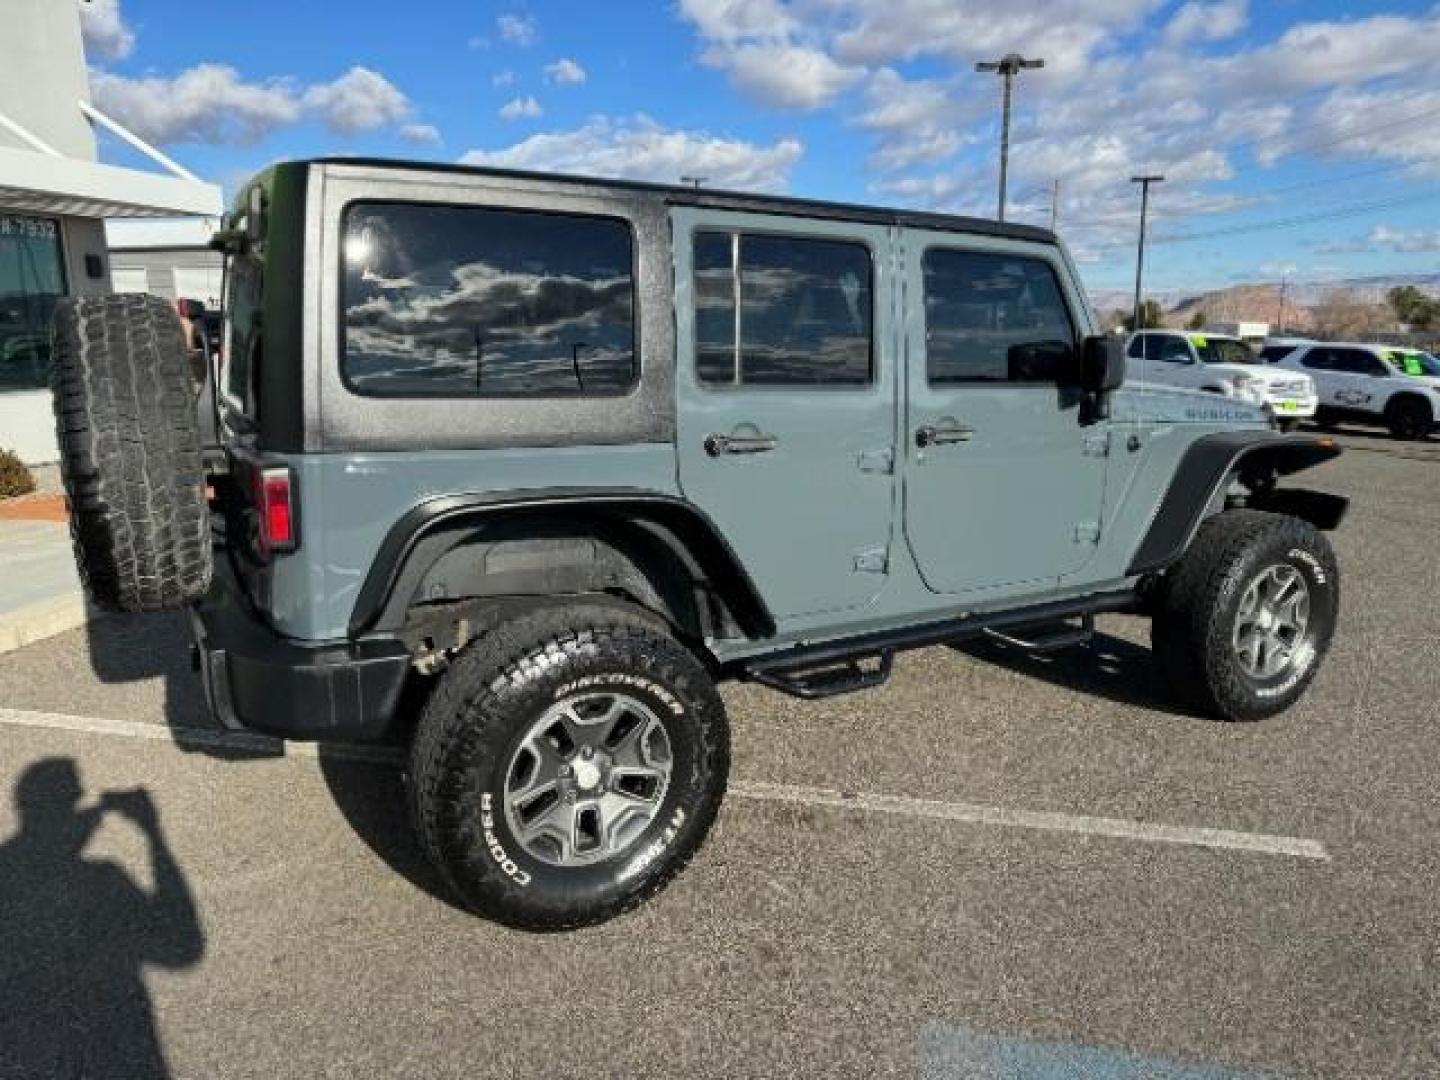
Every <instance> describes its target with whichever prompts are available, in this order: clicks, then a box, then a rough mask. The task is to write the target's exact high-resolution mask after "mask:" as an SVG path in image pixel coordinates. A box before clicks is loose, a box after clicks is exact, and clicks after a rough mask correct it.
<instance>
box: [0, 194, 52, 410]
mask: <svg viewBox="0 0 1440 1080" xmlns="http://www.w3.org/2000/svg"><path fill="white" fill-rule="evenodd" d="M64 295H65V263H64V259H63V257H62V256H61V253H60V225H59V223H58V222H56V221H54V220H52V219H50V218H37V217H22V216H20V215H18V214H0V393H4V392H5V391H7V390H39V389H43V388H44V387H47V386H49V385H50V315H51V313H52V312H53V311H54V310H55V301H56V300H57V299H59V298H60V297H61V296H64Z"/></svg>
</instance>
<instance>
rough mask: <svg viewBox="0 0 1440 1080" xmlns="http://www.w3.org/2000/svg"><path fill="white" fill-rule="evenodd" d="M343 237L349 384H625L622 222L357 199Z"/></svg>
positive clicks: (508, 389) (631, 335)
mask: <svg viewBox="0 0 1440 1080" xmlns="http://www.w3.org/2000/svg"><path fill="white" fill-rule="evenodd" d="M344 234H345V239H344V245H345V251H344V258H345V266H344V293H343V302H344V308H345V313H344V317H343V318H344V349H343V358H342V361H341V363H342V373H343V375H344V377H345V379H346V381H347V383H348V384H349V385H350V386H351V388H352V389H354V390H355V391H356V392H357V393H362V394H374V395H381V396H415V395H420V396H435V397H515V396H563V395H579V394H585V395H603V394H618V393H623V392H624V391H626V390H628V389H629V388H630V387H631V386H633V385H634V383H635V380H636V376H637V371H638V365H637V364H636V358H635V285H634V277H633V269H632V267H633V264H634V257H633V252H632V242H631V235H630V228H629V226H628V225H627V224H625V223H624V222H622V221H617V220H613V219H609V218H596V217H581V216H578V215H570V214H548V213H537V212H533V211H523V210H501V209H490V208H480V207H469V206H439V205H435V206H424V205H409V204H379V203H357V204H354V205H352V206H350V207H349V208H348V209H347V210H346V212H345V221H344Z"/></svg>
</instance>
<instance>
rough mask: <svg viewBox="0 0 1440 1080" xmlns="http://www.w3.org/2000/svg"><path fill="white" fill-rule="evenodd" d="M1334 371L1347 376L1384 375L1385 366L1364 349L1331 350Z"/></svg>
mask: <svg viewBox="0 0 1440 1080" xmlns="http://www.w3.org/2000/svg"><path fill="white" fill-rule="evenodd" d="M1330 353H1331V356H1332V357H1333V360H1332V363H1333V365H1334V370H1336V371H1343V372H1345V373H1346V374H1347V375H1384V374H1386V371H1385V365H1384V364H1382V363H1381V362H1380V361H1379V360H1378V359H1377V358H1376V357H1375V356H1374V354H1372V353H1368V352H1366V351H1365V350H1364V349H1331V350H1330Z"/></svg>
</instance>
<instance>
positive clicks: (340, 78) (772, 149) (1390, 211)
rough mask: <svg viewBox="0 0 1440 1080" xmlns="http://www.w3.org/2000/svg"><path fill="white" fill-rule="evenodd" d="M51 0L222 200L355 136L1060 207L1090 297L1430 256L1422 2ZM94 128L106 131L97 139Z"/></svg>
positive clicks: (602, 165) (396, 150)
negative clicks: (1147, 199) (990, 64)
mask: <svg viewBox="0 0 1440 1080" xmlns="http://www.w3.org/2000/svg"><path fill="white" fill-rule="evenodd" d="M225 11H226V14H224V15H223V17H222V16H219V15H209V14H208V13H207V9H206V6H205V5H196V4H194V3H193V0H184V2H182V0H82V13H83V17H84V23H85V29H86V40H87V54H88V58H89V63H90V66H91V70H92V75H91V81H92V90H93V92H94V96H95V100H96V103H97V104H98V105H99V106H100V107H101V108H102V109H103V110H104V111H106V112H108V113H109V114H110V115H112V116H114V117H116V118H117V119H119V120H120V121H121V122H123V123H125V124H126V125H127V126H129V127H131V128H132V129H133V130H135V131H137V132H138V133H140V134H141V135H142V136H144V137H145V138H147V139H150V140H152V141H154V142H156V143H157V144H159V145H161V146H162V147H163V148H164V149H165V150H166V151H167V152H169V153H171V154H172V155H173V156H175V157H177V158H178V159H179V160H180V161H182V162H183V163H184V164H186V165H187V166H188V167H190V168H191V169H193V170H194V171H196V172H199V173H201V174H202V175H205V176H207V177H208V178H211V179H214V180H218V181H220V182H221V183H223V184H225V185H226V187H227V189H233V187H234V186H235V184H236V183H238V182H239V181H240V180H241V179H243V178H244V177H245V176H247V175H249V174H250V173H252V172H253V171H255V170H256V169H258V168H260V167H262V166H264V165H265V164H267V163H268V162H270V161H274V160H277V159H283V158H288V157H306V156H315V155H322V154H337V153H339V154H344V153H356V154H367V155H372V154H373V155H382V156H396V157H412V158H428V159H434V160H441V161H454V160H458V159H466V160H471V161H478V162H493V163H497V164H505V165H514V166H519V167H526V168H538V169H554V170H560V171H572V172H573V171H583V172H592V173H603V174H611V175H624V176H635V177H644V178H650V179H660V180H669V181H673V180H676V179H678V178H679V177H680V176H681V175H701V176H705V177H707V178H708V182H709V183H711V184H713V185H715V186H735V187H745V188H753V189H758V190H773V191H788V192H791V193H794V194H800V195H809V196H818V197H825V198H837V199H846V200H853V201H859V202H874V203H886V204H901V205H911V206H921V207H926V208H934V209H942V210H949V211H955V212H961V213H975V214H982V215H986V216H989V215H992V214H993V213H994V207H995V161H996V149H995V148H996V143H997V126H998V125H997V118H998V103H999V88H998V82H999V80H998V79H996V78H995V77H994V76H988V77H987V76H982V75H979V74H976V73H975V72H974V70H973V68H974V63H975V61H976V60H979V59H991V58H994V57H997V56H999V55H1002V54H1004V53H1006V52H1009V51H1012V50H1015V51H1021V52H1023V53H1025V54H1026V55H1028V56H1037V55H1038V56H1043V57H1044V58H1045V59H1046V62H1047V63H1046V68H1045V69H1044V70H1043V71H1040V72H1033V73H1031V72H1027V73H1025V74H1024V75H1023V76H1022V77H1021V80H1020V83H1019V85H1018V88H1017V112H1016V117H1015V126H1014V135H1013V138H1014V141H1015V147H1014V153H1013V156H1012V179H1011V186H1010V192H1011V217H1012V218H1014V219H1016V220H1022V221H1034V222H1038V223H1046V222H1048V220H1049V214H1050V203H1051V190H1052V183H1053V181H1055V180H1057V179H1058V180H1059V181H1060V186H1061V200H1060V204H1059V217H1060V228H1061V232H1062V234H1064V235H1065V237H1066V239H1067V241H1069V243H1070V244H1071V246H1072V248H1073V249H1074V250H1075V252H1076V254H1077V257H1078V258H1079V259H1080V261H1081V264H1082V271H1083V273H1084V274H1085V277H1086V279H1087V283H1088V284H1089V285H1090V287H1091V288H1092V289H1094V290H1108V289H1124V288H1126V287H1127V284H1128V282H1129V281H1130V279H1131V277H1132V275H1133V273H1134V262H1133V259H1134V252H1133V248H1134V240H1135V230H1136V220H1137V215H1138V197H1137V195H1136V193H1135V191H1134V190H1133V188H1132V185H1130V184H1129V183H1128V178H1129V177H1130V176H1131V175H1132V174H1135V173H1140V172H1159V173H1164V174H1165V175H1166V176H1167V177H1168V181H1167V183H1166V184H1164V185H1163V186H1161V187H1160V188H1158V189H1157V190H1156V193H1155V203H1154V205H1155V210H1156V217H1155V220H1154V225H1153V238H1154V241H1155V243H1154V248H1153V257H1152V260H1151V261H1150V269H1149V271H1148V272H1147V282H1148V283H1150V284H1153V286H1154V287H1155V288H1156V289H1157V290H1161V289H1173V290H1189V289H1198V288H1202V287H1212V286H1216V285H1224V284H1228V283H1232V282H1237V281H1259V280H1275V279H1276V278H1277V277H1279V276H1280V275H1281V274H1289V275H1291V276H1293V277H1296V278H1298V279H1301V280H1313V281H1327V280H1335V279H1338V278H1344V277H1353V276H1362V275H1374V274H1383V275H1389V274H1397V273H1436V272H1440V4H1437V3H1433V2H1430V0H1425V2H1411V3H1400V2H1396V0H1391V2H1388V3H1387V2H1376V3H1361V2H1352V3H1338V2H1332V0H1272V2H1269V3H1260V2H1255V0H1250V2H1247V0H1189V2H1176V0H1044V2H1041V0H1030V2H1025V0H655V2H642V0H610V2H608V3H593V2H590V3H585V2H564V0H528V2H524V3H489V2H482V0H468V2H459V0H429V2H417V3H412V4H410V5H405V6H401V5H396V4H395V3H393V0H386V2H380V0H350V2H347V3H345V4H343V5H342V4H335V3H324V4H322V3H305V2H303V0H298V2H297V0H289V2H287V3H280V2H275V0H248V2H247V3H246V4H244V5H233V6H230V7H229V8H227V9H225ZM127 153H128V152H127V151H124V150H123V148H116V147H107V149H106V154H107V156H108V157H110V158H112V159H114V160H122V159H125V158H126V156H127Z"/></svg>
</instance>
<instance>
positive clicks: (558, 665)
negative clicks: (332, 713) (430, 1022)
mask: <svg viewBox="0 0 1440 1080" xmlns="http://www.w3.org/2000/svg"><path fill="white" fill-rule="evenodd" d="M728 769H729V735H728V727H727V722H726V717H725V707H724V704H723V703H722V702H721V700H720V697H719V694H718V693H717V692H716V690H715V686H714V684H713V682H712V681H711V679H710V676H709V674H708V672H707V671H706V669H705V668H704V666H703V665H702V664H701V663H700V662H699V661H698V660H697V659H696V658H695V656H694V655H692V654H691V653H690V652H689V651H688V650H687V649H685V648H684V647H683V646H682V645H680V643H679V642H677V641H676V640H675V639H674V638H673V637H671V636H670V635H669V634H668V633H666V632H665V630H664V628H663V627H662V626H661V625H660V624H659V623H658V622H657V621H656V620H655V619H653V618H652V617H649V616H647V615H646V614H645V613H643V612H640V611H637V610H633V609H629V608H626V607H624V606H621V605H617V604H613V603H605V602H602V601H597V602H593V603H591V602H580V603H573V604H567V605H564V606H555V607H546V608H541V609H539V610H536V611H533V612H531V613H529V614H526V615H522V616H519V617H518V618H516V619H514V620H512V621H510V622H506V623H503V624H501V625H500V626H498V627H497V628H496V629H494V630H493V631H492V632H490V633H489V634H487V635H486V636H484V637H483V638H481V639H480V640H479V641H477V642H476V643H475V644H474V645H472V646H471V647H470V648H469V649H468V650H467V651H466V652H465V653H463V654H462V655H461V656H460V657H459V658H458V659H457V660H456V661H455V663H454V664H452V665H451V667H450V668H449V670H448V671H447V672H446V673H445V675H444V677H443V678H442V681H441V684H440V686H439V687H438V688H437V689H436V692H435V693H434V695H433V696H432V697H431V699H430V701H429V703H428V704H427V706H426V708H425V711H424V713H423V715H422V716H421V719H420V723H419V727H418V730H417V732H416V736H415V742H414V746H413V747H412V750H411V767H410V785H411V788H410V790H411V809H412V814H413V818H414V822H415V828H416V831H417V832H418V833H419V836H420V840H421V843H422V845H423V846H424V848H425V851H426V854H427V855H428V856H429V858H430V860H431V862H432V863H434V865H435V866H436V868H437V869H438V870H439V871H440V873H441V875H442V876H443V877H444V878H445V879H446V881H447V882H448V883H449V885H450V886H451V887H452V889H453V890H454V892H455V894H456V895H457V897H458V898H459V899H460V901H461V903H462V904H463V905H464V906H465V907H467V908H468V909H470V910H471V911H474V912H475V913H477V914H480V915H483V916H486V917H487V918H492V919H495V920H496V921H498V922H502V923H505V924H507V925H510V926H517V927H522V928H525V929H532V930H562V929H569V928H573V927H579V926H586V925H590V924H593V923H598V922H603V921H605V920H606V919H609V918H612V917H614V916H615V915H618V914H620V913H621V912H624V911H626V910H628V909H630V908H632V907H634V906H636V905H638V904H639V903H641V902H642V901H643V900H645V899H646V898H647V897H649V896H651V895H653V894H654V893H656V892H658V891H659V890H660V889H661V888H663V887H664V886H665V884H667V883H668V882H669V881H670V879H671V878H673V877H674V876H675V875H676V874H677V873H679V872H680V870H681V869H683V868H684V866H685V865H686V864H687V863H688V862H689V861H690V859H691V857H692V856H693V855H694V854H695V852H696V851H697V850H698V849H699V847H700V844H701V842H702V841H703V840H704V838H705V835H706V833H707V832H708V831H709V828H710V824H711V822H712V821H714V819H715V814H716V811H717V810H718V808H719V806H720V801H721V799H722V797H723V795H724V792H725V783H726V776H727V773H728Z"/></svg>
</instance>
